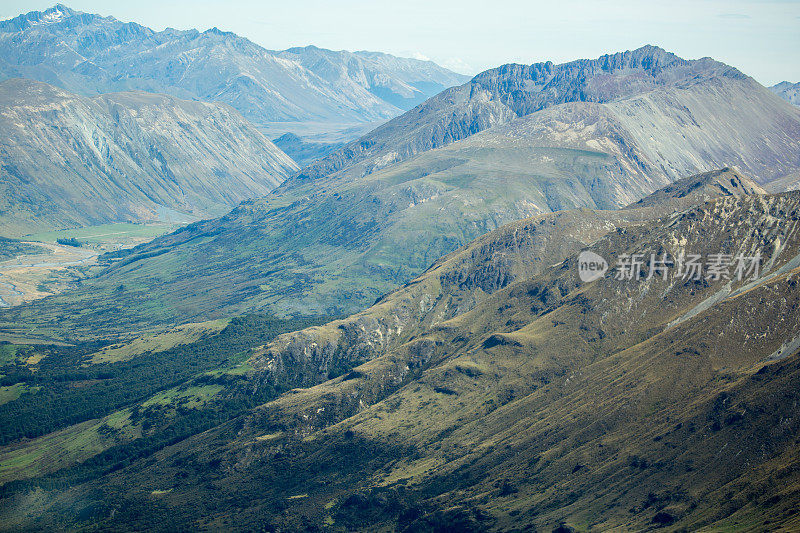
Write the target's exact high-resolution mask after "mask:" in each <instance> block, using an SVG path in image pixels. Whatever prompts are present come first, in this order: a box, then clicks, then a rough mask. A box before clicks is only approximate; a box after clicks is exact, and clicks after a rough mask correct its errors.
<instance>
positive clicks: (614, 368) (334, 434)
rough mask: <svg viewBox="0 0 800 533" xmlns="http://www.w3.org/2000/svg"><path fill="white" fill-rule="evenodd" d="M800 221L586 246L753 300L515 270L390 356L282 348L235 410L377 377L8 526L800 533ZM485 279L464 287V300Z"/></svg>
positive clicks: (525, 230)
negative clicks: (721, 265)
mask: <svg viewBox="0 0 800 533" xmlns="http://www.w3.org/2000/svg"><path fill="white" fill-rule="evenodd" d="M720 183H724V181H722V180H720V181H717V182H716V184H720ZM634 211H635V210H634ZM798 220H800V195H798V194H796V193H791V194H784V195H777V196H759V195H755V196H754V195H750V196H742V197H738V196H728V197H725V198H722V199H719V200H715V201H712V202H710V203H708V204H705V205H703V206H701V207H698V208H694V209H689V210H686V211H684V212H682V213H678V214H675V215H673V216H667V217H665V218H664V219H663V220H661V221H657V222H653V221H645V220H640V221H639V223H630V224H626V225H625V226H621V227H618V228H617V229H614V228H611V229H610V230H609V232H608V233H607V235H606V236H605V237H602V238H600V236H598V237H597V238H599V240H597V241H596V242H595V244H593V245H591V246H590V249H591V250H592V251H594V252H596V253H599V254H600V255H602V256H604V257H607V258H609V259H611V258H614V257H619V256H620V254H625V253H642V254H647V255H649V254H650V253H655V254H662V253H664V252H667V253H669V254H670V255H671V256H674V257H677V256H679V255H680V253H681V252H692V253H700V254H702V255H704V256H705V255H708V254H713V253H718V252H721V253H727V254H736V253H740V252H745V253H752V252H754V251H756V250H759V251H761V252H762V253H763V257H764V261H763V264H762V269H761V271H760V274H759V276H758V278H757V279H755V280H745V281H741V282H739V281H736V280H734V281H730V282H729V281H727V280H725V279H720V280H714V279H700V280H696V281H694V280H682V279H681V278H674V277H668V278H667V279H662V278H661V277H659V276H656V277H653V278H651V279H647V278H646V277H642V278H640V279H634V280H624V279H619V280H618V279H615V278H614V276H613V275H611V274H609V275H607V276H606V277H604V278H603V279H600V280H598V281H595V282H592V283H582V282H581V281H580V280H579V279H578V276H577V272H578V265H577V259H576V256H575V255H574V253H572V254H570V253H566V254H565V259H566V260H564V261H563V262H558V263H557V264H555V265H546V266H544V267H543V268H541V269H537V270H538V272H537V273H531V274H522V271H521V270H519V269H512V271H514V272H515V273H519V277H513V278H512V279H509V282H508V283H507V284H500V285H501V286H498V287H496V288H494V289H490V290H489V291H488V292H490V293H491V294H486V295H485V296H483V297H479V298H476V300H475V303H474V305H472V306H471V307H470V309H469V310H467V311H465V312H460V313H457V314H454V315H453V316H452V317H450V318H446V317H442V319H441V320H437V321H432V322H417V323H416V324H415V323H410V322H409V323H407V324H402V325H403V326H407V327H408V328H409V329H408V331H407V333H406V335H407V336H406V337H404V338H403V339H402V340H401V341H399V342H396V343H389V344H387V346H386V347H385V349H382V350H375V349H370V347H369V346H367V345H365V344H363V342H362V340H363V337H360V336H359V335H358V334H357V333H358V330H359V329H361V331H363V332H366V331H367V329H366V328H367V326H368V324H367V323H365V322H358V321H357V320H351V321H350V322H349V324H351V325H350V326H348V322H347V321H345V322H334V323H333V324H332V326H331V328H311V329H307V330H305V333H304V335H306V337H307V339H308V341H309V344H307V345H302V344H299V343H296V342H295V343H291V342H290V343H287V342H286V341H285V339H287V338H291V337H281V338H279V339H278V340H277V342H276V343H273V344H271V345H269V346H267V347H265V348H264V349H263V350H259V351H257V352H256V353H255V354H254V355H253V356H251V357H250V359H249V361H248V365H249V367H248V368H245V369H243V370H242V374H241V375H243V376H244V379H243V380H242V381H238V382H237V383H236V384H235V385H233V386H232V388H231V390H234V391H235V390H246V391H249V392H250V393H253V392H256V393H257V392H258V391H260V390H268V389H269V387H271V386H274V385H275V384H276V383H278V382H284V383H285V381H284V380H285V379H286V378H287V377H291V378H292V379H295V378H298V377H303V376H305V377H306V378H309V380H310V375H309V374H308V372H309V371H310V370H311V369H313V368H315V367H316V365H319V364H324V365H325V366H324V367H325V368H328V369H331V368H332V367H335V366H336V364H337V362H341V361H350V360H348V359H347V357H348V356H349V355H351V354H356V353H357V354H360V356H361V357H362V358H363V363H362V364H360V366H358V367H356V368H354V369H353V370H349V371H345V373H344V374H343V375H341V376H340V377H336V378H334V379H331V380H328V381H326V382H324V383H322V384H319V385H316V386H312V387H309V388H305V389H296V390H293V391H290V392H288V393H285V394H283V395H282V396H281V397H279V398H277V399H276V400H274V401H271V402H269V403H267V404H265V405H263V406H261V407H258V408H256V409H253V410H252V411H250V412H249V413H247V414H246V415H244V416H241V417H239V418H237V419H236V420H233V421H230V422H227V423H224V424H222V425H220V426H219V427H217V428H215V429H213V430H211V431H208V432H206V433H203V434H199V435H196V436H194V437H192V438H190V439H187V440H183V441H181V442H179V443H176V444H175V445H173V446H169V447H166V448H164V449H163V450H161V451H159V452H157V453H156V454H155V455H154V456H153V459H154V460H153V461H137V462H134V463H133V464H131V465H130V466H128V467H126V468H123V469H122V470H119V471H117V472H109V473H108V474H107V475H105V476H103V477H102V478H100V479H96V480H95V481H90V482H87V483H79V484H76V485H73V486H72V488H69V489H66V490H64V489H59V490H57V491H56V490H54V489H53V488H48V487H47V485H41V484H39V485H34V486H28V488H27V489H22V490H21V491H19V489H14V490H13V491H10V492H7V503H8V505H6V506H5V507H6V509H7V511H6V512H5V514H4V515H3V520H4V521H5V522H4V523H6V524H8V525H9V526H10V527H11V526H13V527H19V526H22V525H27V526H35V527H47V526H51V525H54V524H61V525H67V524H69V525H73V526H81V525H83V526H88V525H91V526H92V527H97V528H100V529H114V528H139V529H141V528H153V529H163V528H164V523H165V522H164V520H165V518H166V517H169V524H170V527H176V526H185V527H195V528H196V527H201V528H203V527H205V528H233V529H247V528H250V527H255V526H256V525H259V526H263V527H267V528H273V529H292V530H296V529H304V528H309V527H311V528H314V527H327V528H330V529H331V530H342V531H344V530H350V529H364V528H373V529H405V530H409V531H426V530H441V531H444V530H446V529H447V528H453V527H458V528H459V529H460V530H465V531H469V530H475V531H478V530H487V529H488V530H508V529H510V528H524V527H528V528H529V529H536V530H539V529H554V528H556V527H558V526H559V524H562V523H563V524H566V525H567V526H569V527H573V528H576V529H577V530H579V531H583V530H589V529H602V530H609V529H619V530H646V529H651V528H653V529H654V528H660V527H666V528H668V529H670V530H679V529H683V528H685V529H689V530H720V529H722V530H725V529H735V530H738V529H753V530H760V529H780V528H783V529H785V530H792V529H793V528H795V527H797V526H798V525H800V524H798V522H797V520H798V515H797V513H796V511H795V510H796V508H797V502H798V501H799V499H800V478H798V476H797V473H796V469H795V468H794V467H793V465H794V464H795V463H796V460H797V457H798V450H797V442H796V434H797V431H798V428H797V427H796V425H797V423H796V417H795V416H793V414H792V413H793V410H794V407H793V406H794V405H795V403H796V402H797V401H798V398H797V394H798V392H797V391H798V390H800V388H798V385H799V384H800V359H798V357H800V354H798V353H797V343H796V339H797V337H798V333H800V322H798V316H797V313H796V312H795V310H796V307H797V305H798V304H800V291H798V286H799V285H798V283H797V281H798V276H800V259H798V258H800V233H798V224H797V222H798ZM538 226H539V223H538V221H537V220H536V219H533V220H531V221H528V222H527V223H525V224H523V223H520V224H517V225H515V226H512V227H511V228H509V229H506V228H502V229H501V230H498V231H496V232H493V233H491V234H489V235H487V236H486V237H484V238H483V239H481V240H480V241H477V242H476V243H474V244H473V245H471V246H469V247H467V248H465V249H464V250H462V251H460V252H459V253H458V254H454V255H453V256H450V257H449V258H446V259H445V260H443V261H442V262H440V263H439V264H438V266H437V267H434V268H433V269H432V270H431V272H436V271H437V269H438V271H439V272H438V274H445V272H446V271H447V270H448V269H450V268H452V267H453V266H454V265H455V264H456V263H457V262H458V261H464V262H467V261H468V258H470V257H471V258H472V259H473V267H474V268H475V269H476V270H473V272H475V271H480V272H482V273H483V275H484V277H482V278H472V279H473V280H476V281H477V280H479V279H491V278H492V275H493V273H494V274H502V273H503V272H506V271H507V269H508V266H509V263H507V262H504V261H503V258H502V254H501V257H500V259H499V260H498V261H496V262H494V261H492V258H493V257H494V256H493V254H492V255H487V254H485V252H484V250H485V249H486V248H487V246H489V244H490V243H491V242H492V241H493V240H495V244H494V246H495V247H496V248H498V249H503V248H506V247H508V242H509V241H508V237H509V236H511V235H514V236H516V238H518V239H519V240H517V242H518V243H519V247H518V248H517V251H518V253H519V255H518V256H517V257H520V258H521V257H524V256H525V250H526V249H531V250H533V249H536V246H539V245H541V240H540V239H538V238H536V230H535V228H537V227H538ZM526 234H529V235H531V237H532V238H530V239H524V238H522V237H523V236H525V235H526ZM512 249H513V248H512ZM508 257H511V256H508ZM454 271H455V272H458V271H459V270H458V269H456V270H454ZM430 277H431V274H429V275H428V278H430ZM425 279H426V278H425V277H423V278H421V279H420V280H418V281H415V283H412V284H410V285H409V286H408V287H406V288H405V289H402V290H401V291H398V293H396V294H395V295H390V296H389V297H387V299H386V301H385V302H383V303H378V304H377V306H376V308H378V307H380V306H382V305H385V304H386V302H390V301H392V299H393V298H396V297H397V296H396V295H397V294H401V293H403V292H408V291H409V290H410V289H411V288H412V287H414V286H416V285H420V284H424V283H428V282H426V281H425ZM438 279H440V280H441V279H447V276H442V277H439V278H438ZM469 279H470V278H469V277H468V278H467V279H463V280H462V281H461V283H459V284H457V285H458V286H459V287H460V289H461V290H463V291H464V292H463V294H466V293H467V292H470V291H469V290H468V289H467V285H468V280H469ZM487 288H488V286H487ZM458 292H459V290H458V289H456V291H455V292H453V293H451V294H458ZM429 303H431V304H434V305H435V304H436V302H435V301H431V302H429ZM376 312H377V311H376ZM333 330H342V331H343V332H344V333H345V335H344V337H343V338H341V339H340V340H339V341H337V343H336V344H337V346H338V348H337V349H336V350H326V349H324V347H323V349H321V350H320V351H319V352H314V351H313V350H311V349H309V348H310V347H312V346H313V343H317V344H319V343H318V342H317V341H319V340H320V338H321V337H318V336H317V335H318V334H322V333H324V332H325V331H333ZM351 333H352V335H351ZM297 335H298V334H295V336H294V337H293V338H297ZM298 363H300V365H299V366H298ZM316 368H323V367H316ZM204 387H205V386H198V387H197V388H187V389H185V393H183V394H185V397H187V398H189V399H188V400H186V401H187V402H190V403H192V404H195V403H196V402H202V401H204V400H203V399H202V398H203V397H205V396H207V395H209V394H211V395H214V394H219V392H216V393H215V392H214V391H215V390H216V389H212V388H207V387H205V388H204ZM180 396H181V393H179V392H171V393H167V394H166V395H162V396H159V397H157V398H156V399H154V400H152V402H155V403H158V402H162V401H165V402H171V401H173V400H174V399H175V398H178V397H180ZM192 398H194V399H192ZM36 486H38V487H39V488H33V487H36ZM212 494H213V498H212V497H211V496H212Z"/></svg>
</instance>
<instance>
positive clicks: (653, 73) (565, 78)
mask: <svg viewBox="0 0 800 533" xmlns="http://www.w3.org/2000/svg"><path fill="white" fill-rule="evenodd" d="M734 81H737V82H739V83H740V84H741V85H742V86H744V87H745V90H747V91H757V90H758V89H759V88H761V86H760V85H759V84H758V83H756V82H755V81H754V80H752V79H751V78H749V77H747V76H745V75H744V74H742V73H741V72H739V71H738V70H736V69H735V68H733V67H730V66H728V65H725V64H723V63H719V62H717V61H714V60H712V59H710V58H705V59H700V60H696V61H687V60H684V59H681V58H680V57H678V56H676V55H675V54H672V53H670V52H667V51H665V50H663V49H661V48H658V47H654V46H644V47H642V48H639V49H637V50H633V51H627V52H621V53H616V54H610V55H605V56H601V57H599V58H598V59H594V60H589V59H581V60H577V61H572V62H570V63H564V64H561V65H554V64H553V63H552V62H547V63H537V64H534V65H518V64H510V65H503V66H501V67H498V68H495V69H490V70H487V71H486V72H483V73H481V74H478V75H477V76H475V78H473V79H472V80H471V81H470V82H468V83H466V84H464V85H462V86H460V87H453V88H452V89H449V90H447V91H444V92H443V93H441V94H439V95H437V96H436V97H434V98H431V99H430V100H429V101H427V102H426V103H425V104H424V105H423V106H422V107H420V108H419V109H417V110H414V111H413V112H409V113H406V114H404V115H402V116H400V117H397V118H396V119H394V120H392V121H390V122H388V123H386V124H384V125H383V126H381V127H379V128H377V129H376V130H375V131H373V132H371V133H369V134H367V135H365V136H364V137H362V138H361V139H359V140H358V141H354V142H353V143H351V144H350V145H348V146H347V147H345V148H344V149H343V150H342V151H340V152H338V153H335V154H332V155H330V156H328V157H327V158H325V159H323V160H321V161H319V162H317V163H316V164H314V165H312V166H311V167H310V168H307V169H304V170H303V175H304V176H308V177H320V176H325V175H328V174H330V173H332V172H334V171H337V170H339V169H342V168H345V167H348V166H351V165H353V164H355V163H363V165H364V166H365V167H366V168H367V171H369V169H370V168H375V167H377V168H380V167H381V166H385V164H386V162H387V161H389V162H396V161H398V160H404V159H407V158H408V157H410V156H412V155H414V154H416V153H419V152H422V151H425V150H430V149H431V148H436V147H439V146H444V145H447V144H449V143H452V142H454V141H458V140H460V139H464V138H466V137H469V136H471V135H474V134H475V133H478V132H480V131H483V130H486V129H488V128H491V127H494V126H497V125H499V124H504V123H506V122H509V121H511V120H513V119H515V118H518V117H522V116H526V115H531V114H532V113H535V112H537V111H540V110H542V109H546V108H548V107H551V106H554V105H558V104H564V103H568V102H594V103H609V102H615V101H620V100H625V99H627V98H631V97H635V96H640V95H643V94H646V93H649V92H652V91H656V90H670V89H673V90H674V89H678V90H681V89H691V88H692V87H694V86H703V85H708V84H712V85H715V86H726V85H727V86H730V85H731V84H732V83H731V82H734ZM761 89H762V90H763V88H761ZM725 103H726V102H724V101H718V102H713V103H712V102H709V104H711V105H714V104H716V105H724V104H725ZM729 107H730V109H731V111H729V112H728V113H727V114H730V113H731V112H732V110H733V107H732V106H729ZM690 109H691V108H690ZM692 111H694V110H693V109H692ZM690 114H691V112H690ZM387 155H388V156H387Z"/></svg>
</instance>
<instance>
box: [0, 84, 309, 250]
mask: <svg viewBox="0 0 800 533" xmlns="http://www.w3.org/2000/svg"><path fill="white" fill-rule="evenodd" d="M0 137H2V140H1V141H0V190H2V198H0V232H2V234H4V235H6V236H15V235H16V236H19V235H26V234H29V233H34V232H35V231H47V230H51V229H61V228H75V227H83V226H91V225H97V224H103V223H108V222H155V221H169V222H191V221H194V220H198V219H200V218H210V217H215V216H221V215H223V214H225V213H226V212H227V211H229V210H230V209H231V208H232V207H234V206H236V205H237V204H239V203H240V202H241V201H243V200H245V199H248V198H253V197H259V196H265V195H267V194H268V193H269V192H270V191H271V190H272V189H274V188H275V187H276V186H277V185H278V184H280V183H281V182H282V181H283V180H284V179H286V177H287V176H288V175H290V174H291V173H293V172H295V171H296V170H297V169H298V167H297V165H296V164H295V163H294V161H292V160H291V158H289V157H288V156H287V155H286V154H284V153H283V152H282V151H281V150H279V149H278V148H277V147H276V146H275V145H274V144H272V143H271V142H270V141H269V139H267V138H266V137H265V136H264V135H263V134H262V133H261V132H260V131H258V130H257V129H256V128H255V127H253V125H252V124H250V123H249V122H247V121H246V120H244V119H243V118H242V116H241V115H240V114H239V113H238V112H236V111H235V110H234V109H232V108H230V107H229V106H227V105H222V104H208V103H203V102H196V101H186V100H180V99H178V98H175V97H171V96H164V95H157V94H151V93H145V92H141V91H133V92H123V93H111V94H105V95H100V96H95V97H92V98H88V97H83V96H78V95H75V94H72V93H69V92H66V91H64V90H63V89H59V88H56V87H54V86H52V85H48V84H46V83H42V82H37V81H32V80H23V79H11V80H6V81H4V82H0Z"/></svg>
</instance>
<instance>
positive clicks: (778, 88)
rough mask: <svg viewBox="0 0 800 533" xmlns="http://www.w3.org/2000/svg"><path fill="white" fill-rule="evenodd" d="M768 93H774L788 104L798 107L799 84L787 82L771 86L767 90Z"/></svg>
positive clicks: (799, 97) (799, 96) (799, 98)
mask: <svg viewBox="0 0 800 533" xmlns="http://www.w3.org/2000/svg"><path fill="white" fill-rule="evenodd" d="M769 90H770V91H772V92H774V93H775V94H777V95H778V96H780V97H781V98H783V99H784V100H786V101H787V102H789V103H790V104H794V105H797V106H800V83H790V82H788V81H782V82H780V83H778V84H777V85H773V86H772V87H770V88H769Z"/></svg>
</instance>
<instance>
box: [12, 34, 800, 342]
mask: <svg viewBox="0 0 800 533" xmlns="http://www.w3.org/2000/svg"><path fill="white" fill-rule="evenodd" d="M798 139H800V110H798V109H797V108H796V107H794V106H791V105H790V104H788V103H787V102H786V101H784V100H781V99H780V98H778V97H777V96H775V95H774V94H773V93H771V92H770V91H768V90H767V89H765V88H764V87H763V86H761V85H759V84H758V83H756V82H755V81H754V80H752V78H749V77H748V76H745V75H743V74H742V73H740V72H739V71H737V70H736V69H734V68H732V67H729V66H727V65H724V64H722V63H719V62H716V61H713V60H710V59H703V60H697V61H686V60H683V59H680V58H678V57H676V56H675V55H673V54H670V53H668V52H665V51H664V50H662V49H660V48H657V47H644V48H641V49H638V50H635V51H631V52H625V53H620V54H613V55H609V56H603V57H601V58H599V59H596V60H581V61H576V62H572V63H567V64H564V65H552V64H548V63H543V64H538V65H533V66H528V67H525V66H521V65H508V66H504V67H500V68H497V69H492V70H491V71H488V72H486V73H483V74H480V75H478V76H476V77H475V79H474V80H472V81H470V82H468V83H467V84H465V85H463V86H461V87H458V88H454V89H449V90H447V91H445V92H444V93H442V94H441V95H439V96H436V97H434V98H432V99H430V100H429V101H427V102H425V103H424V104H421V105H420V106H418V107H416V108H415V109H413V110H411V111H408V112H406V113H405V114H404V115H402V116H400V117H398V118H396V119H393V120H392V121H389V122H388V123H386V124H385V125H383V126H381V127H379V128H377V129H376V130H375V131H373V132H371V133H369V134H367V135H366V136H364V137H363V138H362V139H361V140H359V141H357V142H355V143H352V144H350V145H347V146H345V147H344V148H342V149H341V150H339V151H338V152H335V153H333V154H331V155H330V156H328V157H326V158H324V159H322V160H320V161H318V162H317V163H314V164H312V165H311V166H309V167H306V168H305V169H303V170H302V171H300V172H299V173H297V174H296V175H295V176H293V177H291V178H290V179H288V180H286V181H285V182H284V183H282V184H281V185H280V186H279V187H278V188H277V189H275V190H274V191H273V192H272V193H271V194H270V195H269V196H268V197H266V198H263V199H259V200H256V201H253V202H248V203H245V204H243V205H241V206H239V207H237V208H236V209H234V210H233V211H231V212H230V213H229V214H227V215H226V216H224V217H222V218H220V219H218V220H212V221H206V222H202V223H198V224H195V225H191V226H188V227H185V228H183V229H181V230H179V231H178V232H175V233H173V234H170V235H167V236H164V237H162V238H160V239H156V240H155V241H153V242H151V243H148V244H146V245H143V246H140V247H138V248H136V249H134V250H133V251H132V252H131V253H130V254H129V255H128V256H126V257H125V258H124V259H122V260H120V261H117V262H116V264H112V265H111V266H110V267H109V268H108V269H106V270H105V271H104V272H103V273H101V274H100V275H99V276H98V277H96V278H94V279H91V280H87V281H86V282H85V284H84V286H83V287H81V288H79V289H78V290H77V291H75V292H74V293H72V294H71V295H67V296H65V297H63V298H62V297H57V298H53V299H50V300H48V301H47V302H42V303H41V304H39V307H36V308H35V309H34V308H30V309H27V308H20V309H18V310H17V311H14V312H15V313H20V316H25V317H26V320H28V319H30V320H34V321H36V320H38V321H40V324H45V323H48V322H49V323H53V322H54V321H56V322H57V320H55V318H54V317H55V316H67V315H71V314H74V313H75V312H77V307H75V306H87V305H88V306H89V307H91V308H92V309H94V310H95V311H96V312H97V314H98V316H104V317H107V318H104V319H103V324H104V326H111V325H112V322H110V319H109V318H108V317H110V315H108V314H107V313H103V311H102V309H103V308H104V306H106V305H108V304H107V303H104V302H107V301H108V300H107V299H106V298H107V296H108V295H110V294H112V293H113V294H114V299H115V301H116V302H118V303H123V304H124V306H125V308H126V314H125V316H124V317H118V318H115V319H114V320H113V324H116V325H117V327H119V328H123V329H127V330H137V329H139V328H141V327H143V326H152V325H154V324H158V325H159V327H160V326H161V325H163V322H161V321H163V320H167V321H168V322H167V323H168V324H169V323H176V322H181V321H188V320H205V319H208V318H215V317H217V316H225V315H226V314H237V313H245V312H250V311H253V310H266V311H268V312H270V313H273V314H275V315H277V316H292V315H306V314H328V315H335V314H342V313H349V312H353V311H357V310H359V309H363V308H364V307H366V306H367V305H369V304H370V303H371V302H373V301H374V300H375V299H376V298H377V297H379V296H380V295H382V294H385V293H386V292H388V291H390V290H392V289H393V288H394V287H396V286H397V285H401V284H403V283H406V282H408V281H409V280H411V279H413V278H414V277H415V276H417V275H418V274H419V273H421V272H423V271H424V270H425V269H426V268H427V267H428V266H429V265H430V264H431V263H432V262H433V261H435V260H436V259H437V258H439V257H441V256H443V255H445V254H447V253H449V252H451V251H453V250H455V249H457V248H458V247H459V246H461V245H463V244H465V243H467V242H470V241H471V240H473V239H475V238H477V237H478V236H480V235H482V234H484V233H486V232H487V231H491V230H493V229H496V228H498V227H500V226H502V225H503V224H507V223H509V222H513V221H515V220H520V219H523V218H526V217H529V216H533V215H537V214H542V213H548V212H552V211H559V210H564V209H572V208H579V207H588V208H599V209H613V208H618V207H622V206H625V205H627V204H629V203H631V202H634V201H636V200H638V199H640V198H642V197H643V196H645V195H647V194H648V193H651V192H653V191H654V190H657V189H659V188H661V187H663V186H665V185H667V184H669V183H670V182H672V181H674V180H676V179H678V178H681V177H684V176H688V175H692V174H695V173H697V172H703V171H708V170H712V169H714V168H719V167H722V166H725V165H736V167H737V168H738V169H739V170H740V171H742V172H743V173H744V174H745V175H748V176H751V177H752V178H754V179H755V181H756V182H758V183H759V184H760V185H761V186H763V187H766V188H771V189H778V190H780V189H783V188H788V187H789V186H791V185H792V184H795V183H796V182H797V178H798V175H799V174H798V172H800V143H798ZM145 279H146V280H148V282H147V289H146V290H145V289H142V287H143V280H145ZM120 286H122V287H124V288H125V289H126V290H122V291H118V292H114V291H115V290H116V289H117V288H118V287H120ZM128 287H132V288H135V289H128ZM201 287H202V290H201V289H200V288H201ZM145 302H146V303H145ZM155 302H157V305H155V308H157V309H158V310H159V311H158V318H157V319H156V321H155V322H154V319H155V317H154V316H153V315H152V314H151V310H152V309H153V308H154V307H153V306H154V303H155ZM42 306H49V307H48V308H47V309H45V308H43V307H42ZM71 331H73V332H77V331H78V329H76V328H72V330H71Z"/></svg>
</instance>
